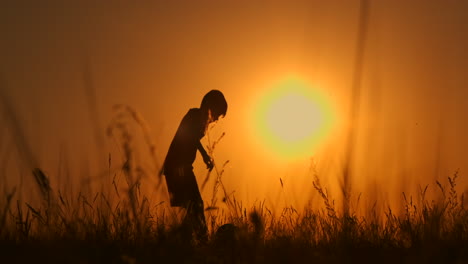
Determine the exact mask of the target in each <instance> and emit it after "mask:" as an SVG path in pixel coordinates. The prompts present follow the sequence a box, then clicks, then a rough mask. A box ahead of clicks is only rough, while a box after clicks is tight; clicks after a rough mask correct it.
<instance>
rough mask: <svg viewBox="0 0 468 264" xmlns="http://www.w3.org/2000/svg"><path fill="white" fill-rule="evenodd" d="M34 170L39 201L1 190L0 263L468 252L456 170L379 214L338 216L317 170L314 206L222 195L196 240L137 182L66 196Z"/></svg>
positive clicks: (280, 259)
mask: <svg viewBox="0 0 468 264" xmlns="http://www.w3.org/2000/svg"><path fill="white" fill-rule="evenodd" d="M33 175H34V176H35V179H36V181H37V182H39V183H40V186H41V194H42V201H40V203H39V204H40V205H39V206H35V207H34V206H32V205H30V204H28V203H24V204H23V203H21V202H20V201H17V202H15V201H14V200H13V197H14V194H15V191H14V190H13V191H12V192H10V193H7V194H5V195H4V196H3V197H2V202H1V211H0V212H1V215H0V224H1V229H0V236H1V241H0V243H1V245H0V251H1V256H2V257H1V258H2V259H3V260H5V261H6V262H3V261H2V263H10V262H14V263H17V262H35V261H41V262H43V261H47V262H60V263H90V262H91V263H92V262H106V263H108V262H109V263H154V262H162V263H166V262H176V263H192V262H199V263H220V262H221V263H252V262H254V263H263V262H265V263H286V262H320V263H341V262H347V263H348V262H377V261H378V262H384V263H394V262H403V263H410V262H411V263H414V262H424V263H434V262H436V263H442V262H443V263H467V262H468V253H467V252H468V243H467V241H468V211H467V210H466V208H465V206H464V204H463V197H459V196H458V194H457V192H456V191H455V186H456V180H457V177H458V174H455V175H454V176H452V177H449V178H448V182H447V184H444V183H440V182H437V185H438V187H439V190H440V192H441V194H442V197H443V200H442V201H438V202H435V201H428V200H426V199H425V191H426V190H421V195H420V197H421V201H420V203H418V204H419V205H416V204H414V203H413V201H412V199H409V198H408V199H407V197H406V195H405V194H404V195H403V196H404V199H405V213H404V214H403V215H399V216H397V215H396V214H394V213H393V212H392V210H391V209H390V208H388V210H386V212H385V216H384V217H379V216H378V215H374V217H367V218H366V217H360V216H357V215H355V214H353V213H351V214H348V215H346V216H343V215H341V214H340V213H339V212H338V211H337V210H336V209H335V207H334V204H333V202H332V200H331V198H330V197H328V195H327V192H326V190H325V189H324V188H322V186H321V185H320V182H319V181H318V179H317V178H316V180H315V181H314V187H315V190H316V191H317V192H318V193H319V194H320V195H321V197H322V199H323V202H324V205H325V206H324V209H322V210H312V209H306V210H304V211H303V212H301V213H300V212H298V211H297V210H295V209H294V208H284V210H283V211H282V213H281V214H280V215H276V216H274V215H273V214H272V213H271V212H270V211H269V210H268V208H266V207H265V206H264V204H262V203H260V204H258V205H257V206H255V207H253V208H250V209H247V208H242V206H241V205H240V204H239V203H238V202H236V201H235V200H234V199H231V200H230V201H226V202H231V203H236V204H234V206H232V207H229V208H231V210H235V212H231V213H230V214H223V217H220V213H219V211H218V210H217V209H213V208H208V210H207V211H206V216H207V220H208V223H209V224H210V237H209V240H208V241H207V242H205V243H201V242H199V241H194V240H192V239H190V236H187V235H184V234H186V233H184V232H183V231H182V230H183V228H181V226H180V224H179V223H180V221H179V220H178V219H179V218H178V217H176V216H175V215H174V214H171V213H170V210H167V208H166V209H165V208H164V207H163V206H161V205H159V204H150V202H149V201H148V199H146V198H145V197H140V196H139V195H138V194H137V193H138V191H137V190H134V191H132V190H131V188H130V191H129V192H128V194H127V195H122V194H121V195H120V197H121V198H120V199H118V200H115V199H113V200H114V201H113V202H111V201H110V200H111V199H110V198H109V197H106V195H105V194H104V193H100V192H98V193H96V194H95V195H94V196H92V197H87V196H84V195H82V194H79V195H78V196H77V197H74V198H73V197H69V196H67V195H63V194H62V193H61V192H59V191H57V192H55V191H54V190H52V189H51V188H50V186H49V185H48V180H47V176H46V175H45V174H44V173H43V172H42V171H41V170H39V169H36V170H34V172H33ZM444 186H446V187H444ZM132 195H133V198H132V197H131V196H132ZM226 223H230V224H232V225H224V224H226ZM223 225H224V226H223ZM220 226H222V228H221V229H220V228H219V227H220ZM218 229H219V230H218ZM216 230H218V232H216Z"/></svg>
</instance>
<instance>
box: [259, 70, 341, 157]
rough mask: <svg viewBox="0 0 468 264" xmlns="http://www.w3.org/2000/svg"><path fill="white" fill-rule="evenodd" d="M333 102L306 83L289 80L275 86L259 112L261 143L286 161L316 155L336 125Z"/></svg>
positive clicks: (266, 95)
mask: <svg viewBox="0 0 468 264" xmlns="http://www.w3.org/2000/svg"><path fill="white" fill-rule="evenodd" d="M332 110H333V109H332V107H331V104H330V103H329V99H328V98H326V97H325V96H324V95H323V94H322V93H321V92H320V91H319V90H318V89H314V88H313V87H311V86H310V85H308V84H307V83H306V82H304V81H302V80H300V79H297V78H289V79H287V80H285V81H281V82H279V83H277V84H276V85H274V86H273V87H272V89H270V90H268V91H267V92H266V94H265V95H264V96H262V98H261V99H260V101H259V102H258V104H257V107H256V109H255V114H254V120H253V121H254V127H255V130H256V134H257V135H258V137H259V140H260V141H262V143H263V144H264V145H265V146H266V147H267V148H268V149H269V150H270V151H274V152H275V153H276V154H278V155H279V156H281V157H282V158H298V157H303V156H310V155H312V154H313V152H314V150H315V149H316V147H317V145H318V144H319V143H321V141H323V140H324V139H325V137H326V136H327V134H328V133H329V132H330V131H331V129H332V127H333V124H334V122H335V115H334V112H333V111H332Z"/></svg>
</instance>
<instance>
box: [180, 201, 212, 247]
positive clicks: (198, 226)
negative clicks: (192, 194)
mask: <svg viewBox="0 0 468 264" xmlns="http://www.w3.org/2000/svg"><path fill="white" fill-rule="evenodd" d="M183 224H184V225H185V226H186V227H189V228H190V229H191V230H192V231H193V232H195V235H196V236H197V238H198V239H199V240H203V241H206V240H207V236H208V228H207V226H206V220H205V212H204V206H203V201H202V200H201V198H200V199H197V200H194V201H191V202H190V203H189V205H188V206H187V213H186V216H185V218H184V223H183Z"/></svg>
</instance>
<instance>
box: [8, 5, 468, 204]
mask: <svg viewBox="0 0 468 264" xmlns="http://www.w3.org/2000/svg"><path fill="white" fill-rule="evenodd" d="M4 6H5V8H2V10H1V11H0V21H1V23H0V32H2V36H1V38H2V40H1V41H0V56H1V58H2V61H1V62H0V74H1V76H2V78H3V79H4V83H5V84H6V85H4V86H3V87H2V93H4V94H6V95H7V96H8V97H9V100H10V102H11V104H12V105H13V107H14V110H15V113H16V114H17V115H18V116H19V120H20V124H21V126H22V131H24V133H25V138H26V141H27V142H28V144H29V145H30V148H31V152H32V153H33V155H34V157H35V158H36V159H37V163H38V166H40V167H42V168H44V170H45V171H46V172H47V173H48V174H49V175H50V177H51V181H52V182H53V183H55V184H59V183H63V182H65V180H64V179H63V178H64V176H63V175H64V172H63V171H64V170H65V169H64V165H63V164H64V162H63V160H64V159H65V158H64V157H67V158H66V159H67V160H68V161H69V165H68V166H69V169H68V170H69V171H70V175H71V176H70V177H71V178H72V181H74V182H80V181H81V180H82V179H83V178H86V177H87V175H101V174H100V172H102V171H103V170H104V171H105V170H106V168H107V159H108V155H107V153H109V152H111V153H113V154H114V155H113V157H114V158H115V159H116V161H117V160H118V156H119V152H118V150H117V149H116V147H115V144H114V143H113V141H112V140H109V139H108V138H107V137H106V136H105V127H106V126H107V125H108V124H109V122H110V120H111V118H112V115H113V112H112V106H113V105H114V104H120V103H121V104H127V105H130V106H132V107H133V108H135V109H137V110H138V112H139V113H140V114H141V115H142V116H143V117H144V118H145V119H146V121H147V122H148V125H149V126H150V128H151V136H152V139H153V140H154V142H155V143H156V147H157V155H158V157H159V159H160V160H162V159H163V158H164V155H165V153H166V151H167V148H168V146H169V144H170V140H171V139H172V136H173V134H174V132H175V130H176V129H177V126H178V123H179V121H180V119H181V118H182V116H183V115H184V114H185V112H186V111H187V110H188V108H191V107H197V106H198V105H199V103H200V100H201V98H202V96H203V95H204V94H205V93H206V92H207V91H209V90H210V89H219V90H222V91H223V92H224V94H225V96H226V98H227V100H228V103H229V109H228V113H227V116H226V118H225V120H222V121H221V122H220V123H219V124H218V126H217V131H215V132H217V133H221V132H223V131H224V132H226V136H225V138H223V140H222V141H221V143H220V145H219V146H218V148H217V149H216V159H217V160H219V163H221V162H223V161H225V160H229V161H230V163H229V165H228V167H227V168H226V172H225V175H224V181H225V184H226V187H227V188H228V189H229V190H230V191H235V193H236V196H238V197H239V198H240V199H242V200H243V201H245V203H246V204H249V203H253V202H255V201H263V200H266V201H267V202H269V203H271V204H273V205H275V204H280V203H286V204H287V205H288V204H291V205H293V206H296V207H301V206H303V205H304V204H305V203H307V202H308V201H309V198H310V194H311V190H312V185H311V174H310V171H309V170H310V159H311V157H312V156H313V158H314V160H315V161H316V162H317V168H318V169H319V174H320V176H321V178H322V179H321V180H322V183H324V184H325V185H327V186H329V188H330V189H331V190H333V191H334V194H335V195H336V196H337V197H338V188H337V187H338V182H339V181H340V176H339V175H340V174H339V172H340V168H341V165H342V164H343V151H344V149H345V148H344V143H345V141H344V136H345V135H346V134H347V131H346V130H344V127H345V124H346V118H347V111H348V107H349V100H350V91H351V83H352V74H353V65H354V64H353V63H354V56H355V49H356V36H357V21H358V12H359V1H287V2H286V1H276V2H269V3H263V2H255V1H249V2H247V1H243V2H242V3H239V2H234V1H224V2H222V3H214V2H203V3H202V2H199V1H197V2H196V3H195V2H194V1H178V2H177V3H175V2H172V3H163V1H160V2H156V3H152V4H136V3H127V2H125V1H121V2H120V3H115V2H114V3H113V4H112V5H111V4H104V3H100V4H95V3H93V4H91V3H85V2H80V4H76V3H75V4H70V3H67V4H64V3H55V2H53V1H50V5H46V4H44V3H41V4H38V3H36V2H35V1H29V2H27V1H15V2H13V3H8V4H4ZM467 12H468V4H467V3H466V2H464V1H412V2H411V3H407V2H403V1H390V0H387V1H372V3H371V6H370V16H369V24H368V27H369V30H368V35H367V40H366V49H365V55H364V56H365V59H364V69H363V83H362V87H361V95H362V97H361V103H362V104H361V109H360V111H359V120H360V123H359V124H354V127H355V128H356V129H357V131H358V132H357V143H356V150H355V156H354V157H355V160H356V167H355V168H356V173H355V176H354V182H355V183H354V185H353V186H354V187H355V190H356V193H357V192H363V193H364V194H363V195H366V194H369V196H372V197H370V198H371V199H372V198H373V197H374V196H375V193H379V195H380V196H381V197H379V198H381V199H387V200H389V199H390V200H393V201H396V199H395V198H401V197H400V194H401V190H402V189H403V190H406V191H414V190H415V189H414V188H416V187H417V185H418V184H421V185H426V184H433V183H434V180H435V179H441V180H443V179H445V178H446V177H447V176H450V175H452V174H453V173H454V171H455V170H457V169H460V176H461V177H462V179H461V180H462V181H461V182H460V184H459V188H460V190H466V188H467V186H468V181H467V180H466V176H465V175H466V172H467V171H468V155H467V152H466V151H467V149H468V139H467V138H466V137H465V135H466V134H467V132H468V125H467V122H466V121H465V119H466V118H465V116H466V115H467V114H468V107H467V106H466V105H467V104H466V103H465V102H464V101H463V100H464V99H465V98H468V88H467V80H466V76H467V74H466V73H467V70H468V55H467V51H466V47H467V46H468V21H467V18H466V15H465V14H466V13H467ZM87 61H88V62H89V64H86V62H87ZM86 65H88V66H89V68H88V69H89V70H90V73H91V75H89V76H91V77H92V84H93V87H94V88H95V89H94V92H95V101H96V105H97V113H98V115H97V116H96V115H95V112H94V111H93V108H92V104H91V105H90V100H89V96H87V93H86V89H85V85H84V81H83V76H84V72H85V70H86V67H85V66H86ZM290 74H295V75H297V76H300V77H301V78H303V79H304V80H307V81H308V82H310V83H313V84H314V85H315V86H316V87H317V88H319V89H320V90H322V91H324V93H325V94H326V95H327V96H328V97H329V98H330V103H331V104H332V105H333V106H334V107H335V109H336V112H337V114H338V117H339V118H341V119H340V120H341V122H339V123H337V126H336V128H335V130H333V131H332V133H330V135H329V137H328V138H327V140H325V141H324V142H323V144H322V146H321V148H320V149H318V150H316V152H315V153H312V152H311V155H310V156H307V157H304V158H302V159H299V160H295V161H291V160H288V161H278V160H277V159H274V158H272V157H271V155H265V151H264V150H262V149H260V148H259V146H258V144H257V141H256V139H255V138H253V137H252V135H251V132H249V131H251V130H250V127H249V123H248V122H247V120H249V119H248V118H249V117H250V116H251V115H252V112H251V111H252V105H255V103H256V98H258V97H257V96H259V94H261V92H262V91H265V90H268V89H269V87H271V84H272V83H274V82H275V81H276V80H278V79H281V78H283V76H288V75H290ZM5 87H6V88H5ZM0 120H1V122H2V123H4V124H6V125H3V126H2V127H3V131H2V132H1V134H0V136H1V137H0V140H1V143H2V144H1V145H0V162H1V161H4V160H8V158H6V157H10V156H11V159H14V155H11V153H14V149H15V143H7V142H9V141H11V133H10V132H8V131H10V130H9V129H8V127H9V126H10V124H9V123H8V122H7V121H6V118H5V117H4V116H2V119H0ZM95 120H97V121H98V122H99V125H96V124H95ZM96 129H97V130H98V131H100V133H99V135H100V137H101V139H100V141H101V143H96V138H95V132H96ZM98 149H99V150H98ZM140 155H141V157H143V159H144V157H146V156H145V155H147V154H145V153H144V152H142V153H140ZM60 160H61V161H60ZM5 163H6V164H11V163H9V162H5ZM202 165H203V164H201V163H200V161H197V163H196V166H195V172H196V174H197V175H198V176H199V180H200V178H203V177H204V175H205V171H204V167H203V166H202ZM2 169H4V170H13V171H15V173H5V174H7V175H8V176H7V177H5V179H3V180H2V181H1V182H0V184H1V187H0V189H3V188H4V187H9V186H13V185H15V184H18V182H19V179H20V178H21V179H23V177H25V176H24V172H23V174H21V173H19V172H17V170H18V169H17V168H14V166H13V165H4V168H2ZM20 171H21V170H20ZM88 171H90V172H88ZM17 175H22V176H20V177H18V176H17ZM26 177H28V176H26ZM279 178H281V179H282V180H283V182H284V190H283V191H280V181H279ZM145 181H146V183H147V185H146V186H147V188H148V189H151V186H152V185H151V184H153V183H154V181H153V180H152V179H145ZM413 186H414V187H413ZM376 190H377V191H376ZM312 193H313V192H312ZM206 197H209V194H208V193H204V198H205V199H206ZM337 199H338V198H337Z"/></svg>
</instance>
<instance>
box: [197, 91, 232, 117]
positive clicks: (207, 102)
mask: <svg viewBox="0 0 468 264" xmlns="http://www.w3.org/2000/svg"><path fill="white" fill-rule="evenodd" d="M200 108H204V109H210V110H211V112H213V114H215V115H217V116H225V115H226V112H227V102H226V99H224V95H223V93H222V92H221V91H218V90H211V91H209V92H208V93H207V94H205V96H204V97H203V100H202V102H201V105H200Z"/></svg>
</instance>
